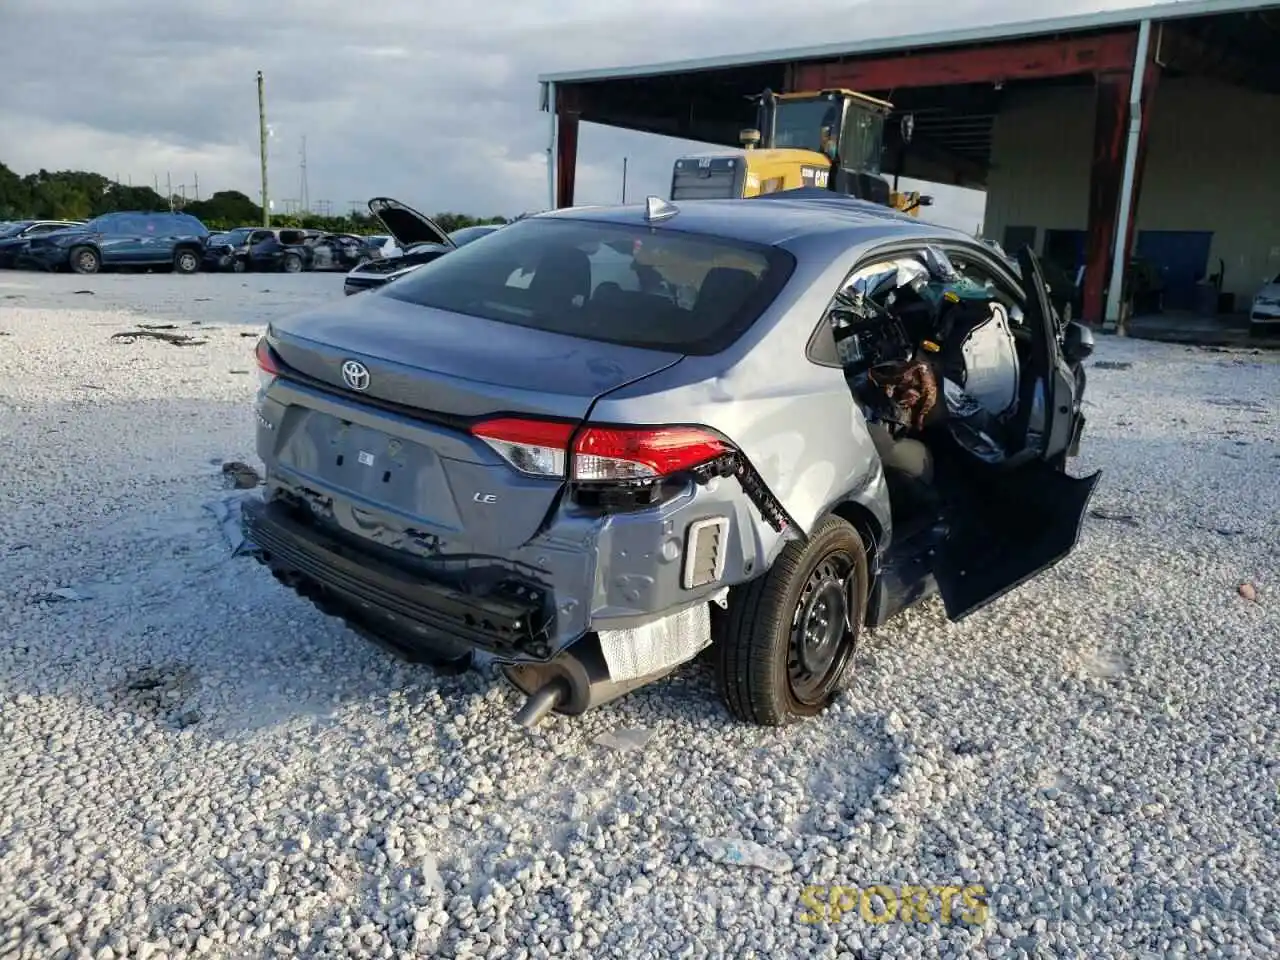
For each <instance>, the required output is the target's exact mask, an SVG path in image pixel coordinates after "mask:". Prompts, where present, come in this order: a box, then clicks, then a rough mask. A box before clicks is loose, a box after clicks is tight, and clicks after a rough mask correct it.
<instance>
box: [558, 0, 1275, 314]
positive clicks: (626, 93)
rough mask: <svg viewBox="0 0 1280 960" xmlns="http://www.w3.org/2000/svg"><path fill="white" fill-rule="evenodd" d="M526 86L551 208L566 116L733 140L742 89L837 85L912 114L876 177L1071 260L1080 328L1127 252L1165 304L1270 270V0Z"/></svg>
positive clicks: (1175, 306) (1199, 304)
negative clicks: (547, 158)
mask: <svg viewBox="0 0 1280 960" xmlns="http://www.w3.org/2000/svg"><path fill="white" fill-rule="evenodd" d="M539 80H540V82H541V84H542V87H543V109H544V110H547V111H550V112H551V113H552V114H553V117H554V119H553V124H552V128H553V134H552V137H553V139H552V148H551V151H550V154H551V172H550V176H551V185H552V192H553V204H554V205H555V206H569V205H572V203H573V188H574V166H575V160H576V153H577V140H578V124H579V121H583V120H585V121H587V122H591V123H600V124H608V125H612V126H616V127H622V128H626V129H631V130H639V131H646V132H650V133H658V134H665V135H668V136H673V137H681V138H684V139H688V140H698V141H704V142H707V143H712V144H724V145H730V146H737V144H738V134H739V131H740V130H741V129H742V128H743V127H745V126H751V125H752V119H753V114H752V107H751V105H750V103H749V102H748V101H747V99H746V98H747V97H749V96H751V95H753V94H757V93H759V92H760V91H762V90H764V89H766V88H768V89H772V90H775V91H780V92H789V91H800V90H817V89H826V88H836V87H843V88H848V89H852V90H857V91H860V92H863V93H869V94H872V95H875V96H878V97H882V98H884V99H886V100H889V101H891V102H892V103H893V104H894V107H895V111H896V112H897V113H901V114H910V115H912V116H913V117H914V135H913V136H912V137H911V139H910V142H909V143H907V144H904V143H902V142H901V139H900V138H898V139H897V140H896V142H895V141H894V140H893V139H891V140H890V142H889V143H888V144H887V145H886V163H885V167H886V170H888V171H890V172H896V173H900V174H902V175H904V176H908V177H914V178H918V179H923V180H931V181H934V182H939V183H950V184H957V185H961V186H968V187H976V188H981V189H985V190H986V192H987V209H986V234H987V236H988V237H990V238H992V239H995V240H998V241H1000V242H1001V243H1002V244H1003V245H1004V246H1005V248H1006V249H1008V250H1010V252H1013V251H1014V250H1015V249H1017V248H1019V247H1021V246H1022V245H1024V244H1026V243H1031V244H1032V245H1033V247H1034V248H1035V249H1036V250H1037V251H1039V252H1040V253H1041V254H1042V255H1043V256H1044V257H1045V258H1046V259H1049V260H1052V261H1054V262H1055V263H1056V264H1058V265H1059V266H1060V267H1061V268H1063V269H1064V270H1069V271H1074V270H1075V269H1077V268H1079V267H1084V274H1083V314H1084V318H1085V319H1087V320H1090V321H1091V322H1096V321H1098V320H1100V319H1102V318H1103V317H1104V316H1105V317H1106V319H1107V320H1110V321H1114V320H1115V319H1116V318H1117V317H1118V316H1119V311H1120V303H1121V289H1122V288H1121V283H1122V280H1123V277H1124V272H1125V269H1126V268H1127V266H1128V264H1129V262H1130V261H1129V257H1127V256H1124V255H1123V252H1124V251H1126V250H1127V251H1128V252H1129V253H1130V255H1131V256H1132V257H1133V258H1134V262H1135V263H1140V264H1142V267H1141V271H1142V272H1143V273H1144V275H1146V276H1148V277H1150V278H1153V282H1154V284H1155V285H1156V286H1157V288H1158V289H1159V290H1160V293H1161V295H1162V303H1163V308H1164V309H1165V310H1166V311H1181V310H1194V311H1198V312H1201V313H1208V312H1218V311H1221V312H1231V311H1234V310H1243V309H1247V304H1248V301H1249V299H1250V298H1251V297H1252V295H1253V293H1254V292H1255V291H1256V290H1257V289H1258V287H1259V286H1260V285H1261V284H1262V282H1263V281H1264V279H1265V278H1269V277H1273V276H1275V275H1276V274H1278V273H1280V4H1264V3H1258V2H1256V0H1243V2H1237V0H1180V2H1165V3H1149V4H1147V5H1144V6H1140V7H1133V8H1129V9H1124V10H1111V11H1106V12H1103V13H1099V14H1093V15H1089V16H1078V17H1069V18H1061V19H1055V20H1041V21H1034V22H1028V23H1022V24H1016V25H1002V26H996V27H986V28H975V29H971V30H965V31H959V32H950V33H946V34H936V35H927V36H916V37H899V38H893V39H889V40H873V41H867V42H863V43H848V44H842V45H828V46H824V47H811V48H803V49H793V50H784V51H778V52H774V53H768V54H762V55H758V56H754V57H725V58H716V59H707V60H697V61H685V62H680V63H667V64H660V65H654V66H646V67H628V68H620V69H617V70H595V71H583V72H580V73H564V74H555V75H547V76H543V77H540V78H539ZM898 127H899V124H897V123H890V124H889V125H888V128H889V130H890V131H891V132H892V131H894V130H896V129H897V128H898Z"/></svg>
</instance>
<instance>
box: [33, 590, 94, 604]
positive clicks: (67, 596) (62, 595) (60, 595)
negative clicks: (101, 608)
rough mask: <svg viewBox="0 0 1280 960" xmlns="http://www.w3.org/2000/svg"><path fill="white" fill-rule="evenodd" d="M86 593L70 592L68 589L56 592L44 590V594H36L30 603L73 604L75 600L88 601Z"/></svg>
mask: <svg viewBox="0 0 1280 960" xmlns="http://www.w3.org/2000/svg"><path fill="white" fill-rule="evenodd" d="M88 599H90V598H89V595H88V594H87V593H81V592H80V591H79V590H72V589H71V588H70V587H59V588H58V589H57V590H46V591H45V592H44V593H37V594H35V595H34V596H32V598H31V602H32V603H74V602H75V601H77V600H88Z"/></svg>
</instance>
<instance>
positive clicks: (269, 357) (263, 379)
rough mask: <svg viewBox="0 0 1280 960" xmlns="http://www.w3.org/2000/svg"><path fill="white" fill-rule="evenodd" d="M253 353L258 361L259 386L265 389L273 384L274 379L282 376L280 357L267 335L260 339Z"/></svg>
mask: <svg viewBox="0 0 1280 960" xmlns="http://www.w3.org/2000/svg"><path fill="white" fill-rule="evenodd" d="M253 353H254V357H255V359H257V361H258V388H259V389H260V390H265V389H266V388H267V387H269V386H270V385H271V381H272V380H274V379H275V378H276V377H278V376H280V358H279V357H277V356H276V352H275V351H274V350H272V349H271V344H269V343H267V338H266V337H262V338H260V339H259V340H258V345H257V346H256V347H255V348H254V350H253Z"/></svg>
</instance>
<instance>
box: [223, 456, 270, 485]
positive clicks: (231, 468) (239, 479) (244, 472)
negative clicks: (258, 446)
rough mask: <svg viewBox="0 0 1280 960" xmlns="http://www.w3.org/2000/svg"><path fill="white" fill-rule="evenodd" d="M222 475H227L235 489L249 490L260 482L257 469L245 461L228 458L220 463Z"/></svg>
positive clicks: (260, 478)
mask: <svg viewBox="0 0 1280 960" xmlns="http://www.w3.org/2000/svg"><path fill="white" fill-rule="evenodd" d="M222 475H223V476H224V477H229V478H230V479H231V482H232V483H233V484H235V488H236V489H237V490H251V489H253V488H254V487H256V486H257V485H258V484H260V483H261V482H262V477H260V476H259V475H258V471H257V470H255V469H253V467H251V466H249V465H248V464H247V463H243V462H241V461H239V460H229V461H227V462H226V463H224V464H223V465H222Z"/></svg>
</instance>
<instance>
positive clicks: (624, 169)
mask: <svg viewBox="0 0 1280 960" xmlns="http://www.w3.org/2000/svg"><path fill="white" fill-rule="evenodd" d="M622 202H623V203H624V204H625V203H626V202H627V158H626V157H623V158H622Z"/></svg>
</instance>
